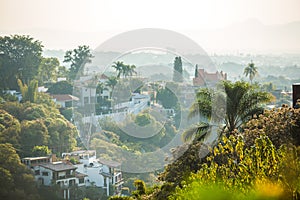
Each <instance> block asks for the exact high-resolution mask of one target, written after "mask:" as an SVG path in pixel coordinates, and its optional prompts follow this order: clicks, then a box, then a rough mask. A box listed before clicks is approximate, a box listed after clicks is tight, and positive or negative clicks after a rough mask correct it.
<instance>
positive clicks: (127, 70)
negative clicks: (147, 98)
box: [123, 65, 136, 78]
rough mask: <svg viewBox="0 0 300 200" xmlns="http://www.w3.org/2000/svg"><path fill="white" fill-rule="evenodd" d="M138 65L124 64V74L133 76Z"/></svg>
mask: <svg viewBox="0 0 300 200" xmlns="http://www.w3.org/2000/svg"><path fill="white" fill-rule="evenodd" d="M135 69H136V66H135V65H124V67H123V76H124V77H125V78H126V77H127V76H132V75H133V74H136V71H135Z"/></svg>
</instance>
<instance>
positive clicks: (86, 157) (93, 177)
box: [62, 150, 124, 196]
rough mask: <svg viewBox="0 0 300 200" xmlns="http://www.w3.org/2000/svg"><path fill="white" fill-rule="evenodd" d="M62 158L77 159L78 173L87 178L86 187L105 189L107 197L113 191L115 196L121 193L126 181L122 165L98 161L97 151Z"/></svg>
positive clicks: (72, 153) (64, 154) (79, 152)
mask: <svg viewBox="0 0 300 200" xmlns="http://www.w3.org/2000/svg"><path fill="white" fill-rule="evenodd" d="M62 157H65V158H69V159H70V158H75V159H76V160H77V161H78V163H77V164H76V165H75V166H76V167H77V169H76V172H78V173H81V174H85V175H86V176H87V182H86V186H89V185H94V186H96V187H99V188H103V189H104V190H105V191H106V195H107V196H109V195H110V194H111V190H112V189H113V190H114V194H119V193H120V192H121V189H122V185H123V183H124V181H123V178H122V172H121V164H120V163H118V162H114V161H107V160H103V159H97V158H96V151H95V150H86V151H85V150H83V151H74V152H70V153H63V154H62ZM112 187H113V188H112Z"/></svg>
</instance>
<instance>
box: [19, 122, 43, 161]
mask: <svg viewBox="0 0 300 200" xmlns="http://www.w3.org/2000/svg"><path fill="white" fill-rule="evenodd" d="M48 139H49V135H48V130H47V127H46V126H45V125H44V123H43V122H42V121H41V120H33V121H26V120H24V121H22V122H21V134H20V144H21V153H20V155H22V156H31V152H32V149H33V148H34V146H41V145H47V144H48Z"/></svg>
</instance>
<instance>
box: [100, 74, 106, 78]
mask: <svg viewBox="0 0 300 200" xmlns="http://www.w3.org/2000/svg"><path fill="white" fill-rule="evenodd" d="M99 78H100V79H108V77H107V76H106V75H105V74H101V75H100V77H99Z"/></svg>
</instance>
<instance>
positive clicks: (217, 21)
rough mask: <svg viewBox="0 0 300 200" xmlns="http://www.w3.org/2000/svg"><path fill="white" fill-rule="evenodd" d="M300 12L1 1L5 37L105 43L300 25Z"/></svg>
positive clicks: (194, 4)
mask: <svg viewBox="0 0 300 200" xmlns="http://www.w3.org/2000/svg"><path fill="white" fill-rule="evenodd" d="M299 9H300V0H204V1H203V0H200V1H199V0H198V1H197V0H194V1H191V0H184V1H174V0H147V1H146V0H118V1H117V0H0V34H1V33H2V35H3V34H7V33H35V32H34V31H38V30H44V31H45V30H46V31H47V30H59V31H71V32H84V33H87V32H99V33H102V36H103V37H102V40H105V39H107V38H109V37H110V36H111V35H112V34H118V33H120V32H122V31H127V30H132V29H137V28H165V29H171V30H174V31H180V32H181V33H185V31H187V32H188V31H189V30H197V29H201V30H202V29H217V28H222V27H226V26H229V25H231V24H233V23H238V22H242V21H245V20H247V19H257V20H259V21H261V22H262V23H263V24H282V23H288V22H293V21H298V20H300V12H299ZM26 31H27V32H26ZM38 36H39V37H40V38H41V39H40V40H46V41H43V42H45V43H46V44H45V46H46V47H47V44H49V46H48V47H49V48H65V47H66V48H70V47H71V46H72V45H74V44H75V43H76V42H78V41H80V42H84V40H83V38H80V39H79V38H77V39H76V38H75V37H74V39H73V40H74V43H72V41H71V39H69V40H70V42H69V43H68V44H65V43H64V42H63V41H61V44H62V45H59V44H60V43H59V41H56V42H53V40H55V39H58V38H55V36H52V38H51V36H47V37H46V36H43V35H42V34H40V35H38ZM51 40H52V41H51ZM88 42H91V41H88ZM95 42H101V41H100V40H99V41H95ZM55 45H57V46H55ZM68 45H69V46H68Z"/></svg>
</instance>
